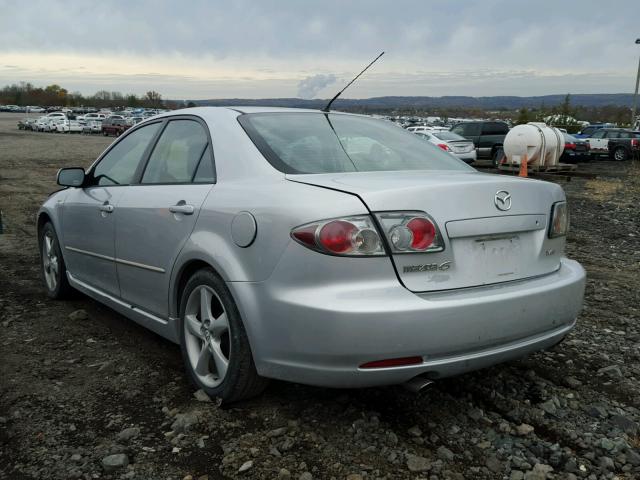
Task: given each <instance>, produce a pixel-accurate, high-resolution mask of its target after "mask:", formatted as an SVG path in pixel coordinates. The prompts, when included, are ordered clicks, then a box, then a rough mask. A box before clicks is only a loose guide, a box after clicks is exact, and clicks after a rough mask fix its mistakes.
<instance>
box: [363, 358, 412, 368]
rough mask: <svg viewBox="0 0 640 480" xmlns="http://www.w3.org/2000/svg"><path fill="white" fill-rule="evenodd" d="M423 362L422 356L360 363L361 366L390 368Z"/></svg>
mask: <svg viewBox="0 0 640 480" xmlns="http://www.w3.org/2000/svg"><path fill="white" fill-rule="evenodd" d="M420 363H422V357H404V358H389V359H387V360H376V361H375V362H367V363H363V364H362V365H360V368H389V367H402V366H405V365H418V364H420Z"/></svg>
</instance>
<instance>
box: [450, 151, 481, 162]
mask: <svg viewBox="0 0 640 480" xmlns="http://www.w3.org/2000/svg"><path fill="white" fill-rule="evenodd" d="M454 155H455V156H456V157H458V158H459V159H460V160H462V161H464V162H466V163H472V162H475V161H476V160H477V159H478V155H477V154H476V151H475V149H474V150H471V151H470V152H467V153H454Z"/></svg>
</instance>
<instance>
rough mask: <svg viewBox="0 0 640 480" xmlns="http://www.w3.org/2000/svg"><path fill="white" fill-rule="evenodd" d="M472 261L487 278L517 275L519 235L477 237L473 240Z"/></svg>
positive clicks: (519, 250)
mask: <svg viewBox="0 0 640 480" xmlns="http://www.w3.org/2000/svg"><path fill="white" fill-rule="evenodd" d="M472 248H473V257H474V260H475V261H474V263H476V266H477V267H479V268H482V269H483V270H484V272H485V275H486V278H487V279H488V280H491V279H495V278H496V277H504V280H508V279H509V277H516V276H517V275H518V266H519V265H520V263H521V255H522V250H521V248H520V237H518V236H517V235H515V236H511V237H500V238H495V237H494V238H492V237H486V238H478V239H475V240H474V242H473V247H472Z"/></svg>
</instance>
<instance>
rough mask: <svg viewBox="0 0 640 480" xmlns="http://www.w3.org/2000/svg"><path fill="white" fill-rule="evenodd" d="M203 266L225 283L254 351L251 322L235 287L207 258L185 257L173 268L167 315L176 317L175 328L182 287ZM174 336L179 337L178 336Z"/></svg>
mask: <svg viewBox="0 0 640 480" xmlns="http://www.w3.org/2000/svg"><path fill="white" fill-rule="evenodd" d="M205 268H206V269H209V270H211V271H212V272H213V273H214V274H215V275H216V276H218V277H219V278H220V279H221V280H222V281H223V282H224V283H225V284H226V285H227V289H228V291H229V294H230V295H231V298H232V299H233V302H234V303H235V305H236V308H237V309H238V312H239V313H240V318H241V320H242V323H243V325H244V328H245V331H246V333H247V338H248V340H249V345H250V347H251V350H252V351H253V352H255V350H254V343H255V342H254V335H253V329H252V328H251V322H248V321H247V318H246V317H245V315H244V314H245V309H244V308H243V305H242V304H241V303H240V302H239V301H238V300H239V299H238V296H237V292H235V291H234V290H235V289H234V288H233V286H232V285H233V284H229V283H227V280H226V277H225V275H224V272H223V271H222V270H221V269H220V268H219V267H217V266H216V265H214V264H213V262H211V261H209V260H208V259H205V258H202V257H191V258H189V259H186V260H185V261H184V262H183V263H181V264H180V266H177V267H176V268H174V271H175V276H174V278H173V280H172V281H171V284H170V288H169V302H170V304H169V317H170V318H172V319H176V321H174V322H173V323H174V324H175V325H176V328H177V325H179V322H178V321H177V319H179V317H180V300H181V297H182V294H183V292H184V289H185V287H186V285H187V283H188V282H189V279H190V278H191V276H192V275H193V274H194V273H196V272H197V271H198V270H201V269H205ZM176 332H177V330H176ZM177 335H179V333H177ZM176 338H179V336H178V337H176Z"/></svg>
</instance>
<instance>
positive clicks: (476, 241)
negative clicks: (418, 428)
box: [37, 107, 585, 402]
mask: <svg viewBox="0 0 640 480" xmlns="http://www.w3.org/2000/svg"><path fill="white" fill-rule="evenodd" d="M57 181H58V183H59V184H60V185H62V186H63V187H68V188H65V189H63V190H60V191H58V192H56V193H54V194H52V195H51V196H50V197H49V198H48V199H47V200H46V201H45V203H44V204H43V205H42V207H41V208H40V210H39V213H38V217H37V232H38V238H39V245H40V251H41V259H42V265H41V268H42V272H43V277H44V284H45V286H46V289H47V292H48V295H49V296H50V297H53V298H62V297H63V296H64V295H65V294H69V293H70V292H71V290H72V289H76V290H80V291H81V292H84V293H85V294H87V295H88V296H90V297H93V298H95V299H97V300H98V301H100V302H102V303H104V304H106V305H108V306H110V307H111V308H113V309H115V310H117V311H118V312H121V313H122V314H123V315H125V316H127V317H129V318H131V319H132V320H134V321H136V322H139V323H140V324H141V325H144V326H145V327H147V328H149V329H151V330H153V331H155V332H157V333H159V334H160V335H163V336H164V337H166V338H168V339H170V340H171V341H174V342H176V343H178V344H180V346H181V350H182V355H183V358H184V362H185V366H186V371H187V373H188V375H189V377H190V379H191V380H192V381H193V382H194V384H195V385H196V386H197V388H201V389H203V390H204V391H205V392H206V393H207V394H209V395H211V396H219V397H221V398H222V400H223V401H224V402H230V401H233V400H239V399H242V398H247V397H250V396H252V395H256V394H258V393H259V392H261V391H262V390H263V388H264V387H265V385H266V378H278V379H283V380H288V381H294V382H300V383H306V384H311V385H320V386H329V387H350V388H354V387H365V386H373V385H389V384H399V383H404V384H406V385H407V386H408V387H409V388H412V389H414V390H418V389H420V388H422V387H423V386H425V385H427V384H428V383H430V382H431V381H433V380H434V379H437V378H442V377H447V376H451V375H456V374H460V373H463V372H466V371H469V370H474V369H478V368H483V367H486V366H489V365H493V364H495V363H499V362H503V361H506V360H509V359H512V358H518V357H522V356H524V355H527V354H529V353H531V352H534V351H537V350H540V349H545V348H549V347H551V346H553V345H555V344H557V343H558V342H560V341H561V340H562V339H563V338H564V337H565V336H566V335H567V334H568V333H569V332H570V331H571V329H572V328H573V327H574V325H575V322H576V317H577V315H578V313H579V312H580V309H581V306H582V298H583V292H584V286H585V273H584V270H583V269H582V267H581V266H580V264H578V263H577V262H575V261H572V260H569V259H567V258H565V256H564V247H565V238H566V234H567V229H568V211H567V203H566V199H565V194H564V192H563V190H562V188H561V187H560V186H559V185H558V184H555V183H550V182H549V183H548V182H542V181H538V180H531V179H520V178H518V177H511V176H504V175H490V174H484V173H479V172H477V171H476V170H474V169H473V168H471V167H470V166H468V165H466V164H465V163H464V162H461V161H460V160H458V159H456V158H454V157H453V156H452V155H450V154H448V153H446V152H443V151H442V150H441V149H439V148H438V147H436V146H434V145H432V144H430V143H429V142H425V141H424V140H422V139H420V138H418V137H417V136H416V135H414V134H411V133H410V132H406V131H404V130H402V129H400V128H397V127H396V126H394V125H392V124H389V123H388V122H385V121H384V120H377V119H373V118H370V117H366V116H359V115H352V114H346V113H323V112H319V111H313V110H294V109H278V108H261V107H239V108H237V109H236V108H234V109H230V108H223V107H218V108H215V107H204V108H202V107H201V108H190V109H185V110H178V111H175V112H171V113H168V114H163V115H161V116H158V117H154V118H153V119H150V120H146V121H144V122H141V123H139V124H138V125H136V126H134V127H132V128H131V129H130V130H128V131H127V132H125V133H124V134H123V135H122V136H121V137H120V138H119V139H118V140H116V141H115V142H113V144H112V145H111V146H110V147H109V148H108V149H107V150H106V151H105V152H104V153H103V154H102V155H101V156H100V157H99V158H98V159H97V160H96V162H94V164H93V165H92V166H91V167H90V168H89V169H88V171H86V172H85V170H84V169H82V168H63V169H61V170H60V171H59V172H58V178H57ZM62 219H64V221H62ZM470 287H473V288H470Z"/></svg>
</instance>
